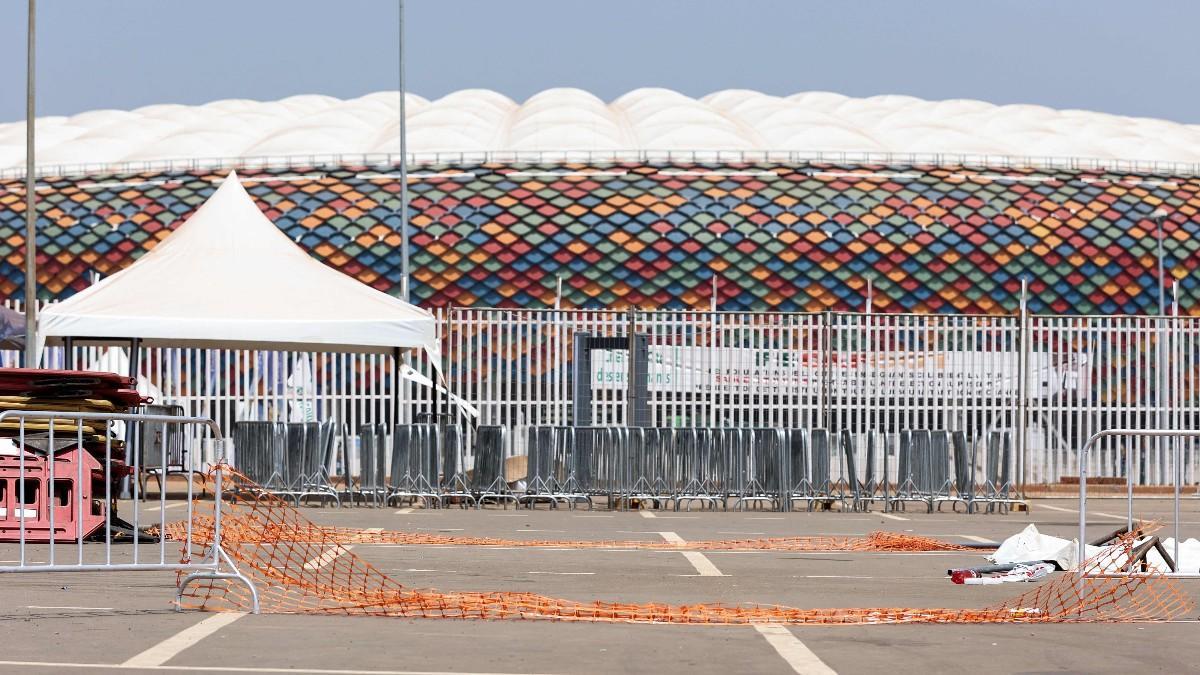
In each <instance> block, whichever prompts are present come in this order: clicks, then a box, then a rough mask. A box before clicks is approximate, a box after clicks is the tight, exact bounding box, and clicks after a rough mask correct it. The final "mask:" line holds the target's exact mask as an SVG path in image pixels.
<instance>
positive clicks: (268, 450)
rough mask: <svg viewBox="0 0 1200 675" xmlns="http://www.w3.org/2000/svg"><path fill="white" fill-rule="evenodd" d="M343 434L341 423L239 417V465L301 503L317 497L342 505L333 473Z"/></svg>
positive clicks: (236, 450) (235, 430)
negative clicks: (336, 447) (337, 443)
mask: <svg viewBox="0 0 1200 675" xmlns="http://www.w3.org/2000/svg"><path fill="white" fill-rule="evenodd" d="M340 433H342V428H341V426H340V425H338V424H337V423H335V422H287V423H285V422H249V421H244V422H235V423H234V425H233V443H234V464H235V466H237V467H238V469H239V470H241V471H242V472H243V473H245V474H246V475H247V476H248V477H249V478H250V479H251V480H253V481H254V482H255V483H257V484H259V485H261V486H263V488H264V489H265V490H266V491H267V492H269V493H271V494H274V495H277V496H281V497H288V498H291V499H292V500H293V501H294V502H295V503H296V504H297V505H298V504H300V503H301V501H303V500H305V499H308V498H312V497H317V498H319V499H320V500H321V502H322V503H324V502H325V500H327V499H332V500H333V501H334V502H336V503H337V504H339V505H340V504H341V495H340V494H339V493H338V490H337V488H336V487H334V485H333V481H332V479H331V477H330V475H329V461H330V457H331V456H332V454H333V450H334V443H335V441H336V440H337V436H338V435H339V434H340ZM352 494H353V493H352Z"/></svg>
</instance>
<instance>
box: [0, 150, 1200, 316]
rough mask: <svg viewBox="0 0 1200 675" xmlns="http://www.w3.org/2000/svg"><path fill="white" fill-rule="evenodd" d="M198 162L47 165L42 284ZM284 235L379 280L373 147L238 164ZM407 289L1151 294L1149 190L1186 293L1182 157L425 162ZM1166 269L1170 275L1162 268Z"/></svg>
mask: <svg viewBox="0 0 1200 675" xmlns="http://www.w3.org/2000/svg"><path fill="white" fill-rule="evenodd" d="M223 173H224V172H221V173H220V174H218V173H216V172H208V171H194V172H182V173H178V172H177V173H145V174H137V175H127V174H123V175H104V176H99V175H97V176H88V177H86V178H50V179H47V180H46V181H45V183H46V187H45V188H43V189H42V190H41V191H40V193H39V207H38V208H39V218H38V228H39V232H40V239H39V241H38V251H39V256H38V269H39V275H38V276H39V288H40V292H41V295H43V296H45V297H53V298H63V297H67V296H69V295H71V294H72V293H74V292H76V291H78V290H80V289H82V288H86V287H87V285H88V284H89V283H90V279H91V277H92V274H93V273H98V274H100V275H109V274H112V273H114V272H116V271H118V270H120V269H121V268H123V267H125V266H127V265H129V264H130V263H132V262H133V261H134V260H136V259H137V258H138V257H139V256H140V255H141V254H143V253H144V252H145V251H147V250H149V249H150V248H152V247H153V246H154V244H155V243H156V242H158V241H160V240H161V239H162V238H163V237H165V236H167V234H169V232H170V231H171V229H172V228H173V227H175V226H177V225H178V224H179V223H180V222H182V220H183V219H186V218H187V216H188V214H190V213H191V212H192V211H193V210H194V209H195V208H196V207H197V206H199V205H200V204H201V203H203V202H204V200H205V199H206V198H207V197H208V196H209V195H210V194H211V193H212V191H213V190H214V189H215V188H216V183H215V181H216V180H218V179H219V178H220V176H221V175H223ZM241 175H242V177H243V179H248V182H247V188H248V189H249V191H250V193H251V194H252V195H254V197H255V198H256V199H258V201H259V204H260V206H261V207H262V209H263V210H264V211H265V212H266V214H267V215H268V216H269V217H270V218H271V220H273V221H274V222H275V223H276V224H277V225H278V226H279V227H280V229H281V230H283V232H285V233H286V234H287V236H288V237H290V238H292V239H293V240H294V241H296V242H297V243H299V244H300V245H301V246H303V247H304V248H305V249H307V250H308V251H310V252H311V253H312V255H313V256H315V257H316V258H318V259H320V260H322V261H323V262H325V263H326V264H329V265H331V266H332V267H335V268H337V269H339V270H341V271H343V272H345V273H346V274H349V275H350V276H352V277H354V278H356V279H359V280H361V281H363V282H364V283H367V284H370V285H372V286H374V287H375V288H378V289H380V290H383V291H387V292H389V293H398V292H399V284H400V248H399V245H400V235H399V233H398V231H397V228H398V227H399V221H400V218H399V208H400V200H399V188H400V186H399V182H398V180H397V179H396V178H395V177H394V174H392V173H386V171H385V170H381V169H380V168H379V167H370V168H367V167H335V168H331V167H310V168H291V169H287V170H278V171H273V172H262V171H259V172H256V171H245V172H242V174H241ZM414 176H415V177H414V178H413V179H412V183H411V185H412V190H411V195H412V202H411V209H410V214H411V223H412V230H411V233H412V236H411V239H412V258H411V260H412V270H413V272H412V277H413V282H412V296H413V298H414V300H415V301H417V302H419V303H420V304H422V305H424V306H441V305H446V304H451V303H453V304H455V305H461V306H529V307H540V306H546V305H549V304H552V303H553V301H554V296H555V287H556V280H557V278H558V277H561V278H562V282H563V289H564V305H566V306H579V307H623V306H628V305H629V304H636V305H638V306H641V307H647V308H649V307H667V308H681V307H695V308H707V307H708V306H709V303H710V297H711V289H712V279H713V277H714V276H715V277H716V279H717V289H718V291H717V292H718V304H719V306H720V307H721V308H722V309H730V310H735V309H736V310H783V311H816V310H824V309H834V310H852V309H862V308H863V306H864V303H865V298H866V283H867V279H871V280H872V282H873V286H874V298H875V307H876V309H877V310H881V311H912V312H971V313H1009V312H1012V311H1014V310H1015V309H1016V307H1017V304H1018V294H1019V288H1020V281H1021V279H1022V278H1025V279H1028V280H1029V283H1030V292H1031V301H1030V308H1031V309H1032V310H1033V311H1036V312H1055V313H1084V314H1092V313H1102V314H1110V313H1117V314H1126V313H1152V312H1154V311H1155V310H1156V308H1157V303H1158V298H1157V276H1156V275H1157V257H1156V248H1157V245H1156V240H1155V224H1154V220H1153V218H1152V214H1153V213H1154V212H1155V211H1156V210H1159V209H1161V210H1162V212H1164V213H1165V214H1166V215H1165V217H1164V218H1163V232H1164V235H1163V237H1164V249H1165V253H1166V255H1165V259H1166V267H1167V270H1168V275H1169V277H1172V278H1175V279H1178V280H1179V283H1180V295H1181V301H1182V306H1183V309H1184V311H1185V312H1187V313H1191V314H1200V291H1198V286H1200V278H1197V274H1196V268H1197V267H1198V266H1200V254H1198V253H1197V250H1198V249H1200V236H1198V235H1200V179H1196V178H1163V177H1153V178H1151V177H1145V176H1132V175H1112V174H1104V173H1062V172H1055V173H1047V172H1041V171H1034V170H1030V171H1026V172H1013V171H1003V172H992V171H979V170H974V169H962V168H958V167H938V168H934V167H923V168H911V167H859V166H817V165H804V166H778V165H763V166H732V165H725V164H722V165H705V166H697V165H671V166H663V165H655V166H647V165H644V164H628V165H615V166H614V165H605V166H587V165H563V164H554V165H538V166H512V165H501V164H496V165H492V164H484V165H473V166H438V167H422V168H421V169H420V170H419V171H414ZM23 195H24V193H23V189H22V187H21V184H20V182H19V181H0V260H2V262H0V297H19V296H20V294H21V293H22V265H23V261H22V255H21V248H22V241H23V234H22V233H23V232H24V222H23V218H24V215H23V212H24V199H23ZM1168 283H1170V282H1168Z"/></svg>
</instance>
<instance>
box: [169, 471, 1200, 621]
mask: <svg viewBox="0 0 1200 675" xmlns="http://www.w3.org/2000/svg"><path fill="white" fill-rule="evenodd" d="M230 473H232V472H230ZM230 473H227V474H226V476H227V477H229V478H230V479H231V480H233V481H234V483H235V484H238V486H239V487H241V488H246V489H245V490H244V491H243V494H249V495H251V496H250V497H249V498H248V499H246V500H243V501H240V502H238V503H237V504H226V505H224V506H223V507H222V521H221V523H222V533H221V544H222V549H223V550H224V552H225V553H226V554H227V556H228V558H230V559H231V560H232V561H233V563H234V564H236V566H237V567H238V569H239V570H240V571H241V572H242V573H243V574H245V575H246V576H247V577H249V578H250V579H251V580H252V581H253V582H254V584H255V586H256V587H257V589H258V592H259V597H260V603H261V609H262V611H264V612H268V613H305V614H351V615H370V616H395V617H422V618H456V619H515V618H522V619H551V620H560V621H599V622H626V623H688V624H697V623H700V624H748V623H785V624H870V623H1007V622H1078V621H1086V622H1096V621H1161V620H1168V619H1173V618H1176V617H1179V616H1181V615H1183V614H1184V613H1186V612H1188V611H1190V610H1191V608H1192V607H1193V602H1192V601H1191V599H1190V598H1188V597H1187V596H1185V595H1184V594H1183V593H1182V592H1180V590H1179V589H1178V588H1177V587H1176V586H1175V584H1174V583H1173V581H1172V580H1170V579H1168V578H1165V577H1163V576H1162V575H1160V574H1157V573H1154V572H1149V573H1147V574H1145V575H1138V576H1094V575H1093V574H1095V573H1099V572H1101V571H1103V570H1107V569H1113V568H1114V566H1123V565H1124V563H1125V562H1127V561H1128V560H1129V559H1130V558H1131V556H1132V555H1133V548H1134V539H1133V537H1132V536H1129V537H1126V538H1124V539H1122V540H1121V542H1120V543H1119V544H1118V545H1117V546H1113V547H1109V548H1107V549H1105V552H1104V553H1103V554H1101V555H1100V556H1098V557H1097V558H1094V559H1091V560H1088V561H1085V562H1084V570H1085V572H1086V573H1087V574H1085V576H1084V577H1083V578H1082V579H1081V578H1078V577H1076V576H1075V575H1074V574H1070V573H1063V574H1060V575H1059V576H1058V577H1057V578H1056V579H1053V580H1051V581H1048V582H1046V583H1042V584H1040V585H1038V586H1037V587H1036V588H1034V589H1033V590H1031V591H1028V592H1026V593H1022V594H1021V595H1019V596H1018V597H1016V598H1014V599H1012V600H1010V601H1008V602H1004V603H1001V604H999V605H994V606H991V607H985V608H982V609H946V608H930V609H913V608H904V607H876V608H830V609H802V608H795V607H782V606H775V605H753V606H731V605H724V604H710V603H701V604H694V605H666V604H660V603H621V602H598V601H597V602H589V601H577V600H567V599H560V598H552V597H547V596H543V595H538V594H534V593H520V592H506V591H498V592H463V591H438V590H433V589H414V588H409V587H406V586H404V585H402V584H400V583H399V582H397V581H396V580H394V579H392V578H391V577H389V576H387V575H385V574H383V573H382V572H380V571H379V570H377V569H375V568H374V567H372V566H371V565H370V564H368V563H366V562H364V561H363V560H362V559H361V558H359V557H358V556H356V555H354V553H352V552H351V551H350V550H349V549H348V548H347V545H348V544H347V542H346V541H344V537H345V535H346V534H347V532H355V531H353V530H342V529H340V528H323V527H318V526H316V525H314V524H313V523H311V522H309V521H308V520H307V519H306V518H304V517H303V516H302V515H301V514H300V512H299V511H298V510H296V509H295V508H293V507H291V506H290V505H288V504H286V503H285V502H283V501H282V500H280V499H278V498H276V497H273V496H270V495H267V494H265V493H264V492H262V491H261V490H253V487H254V486H252V485H251V484H250V483H249V481H248V480H247V479H246V478H245V477H243V476H240V475H238V474H236V473H232V476H230ZM193 534H194V537H195V543H196V544H197V545H198V547H199V550H196V551H192V552H188V551H185V552H184V555H185V558H186V557H188V556H189V555H192V556H199V555H207V554H208V548H209V546H210V545H211V541H212V528H211V520H209V521H201V520H199V519H198V520H197V521H196V522H195V523H194V529H193ZM822 539H823V538H822ZM832 540H833V539H831V541H832ZM808 550H812V549H808ZM834 550H846V549H834ZM852 550H856V549H852ZM183 605H184V606H185V607H189V608H198V609H208V610H216V611H246V610H248V609H249V608H250V606H251V602H250V595H249V592H248V590H247V589H246V588H245V587H244V586H243V585H241V584H239V583H238V582H236V581H229V580H203V581H200V582H198V583H193V584H192V585H190V586H189V587H188V588H187V589H185V592H184V594H183Z"/></svg>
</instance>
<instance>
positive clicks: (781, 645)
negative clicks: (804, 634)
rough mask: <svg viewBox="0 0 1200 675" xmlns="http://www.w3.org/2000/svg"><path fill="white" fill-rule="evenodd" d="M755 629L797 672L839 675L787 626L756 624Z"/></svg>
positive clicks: (804, 674)
mask: <svg viewBox="0 0 1200 675" xmlns="http://www.w3.org/2000/svg"><path fill="white" fill-rule="evenodd" d="M754 630H756V631H758V633H759V635H762V636H763V637H765V638H766V639H767V642H768V643H770V645H771V646H772V647H774V648H775V651H776V652H778V653H779V655H780V656H782V657H783V660H784V661H787V664H788V665H789V666H791V667H792V670H794V671H796V672H797V673H801V675H837V671H835V670H834V669H833V668H830V667H829V666H827V665H825V662H824V661H822V660H821V659H820V658H818V657H817V655H816V654H814V653H813V652H812V650H811V649H809V648H808V647H807V646H805V644H804V643H803V642H801V641H800V639H799V638H797V637H796V636H795V634H794V633H792V631H790V630H788V629H787V628H786V627H785V626H778V625H774V624H755V626H754Z"/></svg>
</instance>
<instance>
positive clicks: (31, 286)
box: [25, 0, 37, 368]
mask: <svg viewBox="0 0 1200 675" xmlns="http://www.w3.org/2000/svg"><path fill="white" fill-rule="evenodd" d="M36 16H37V0H29V28H28V32H27V34H26V52H25V367H26V368H33V367H35V366H36V365H37V190H36V189H35V183H36V181H35V176H34V157H33V128H34V126H35V124H34V105H33V101H34V94H35V93H36V89H35V87H34V81H33V71H34V68H33V57H34V42H33V36H34V33H35V30H34V28H35V25H36Z"/></svg>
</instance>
